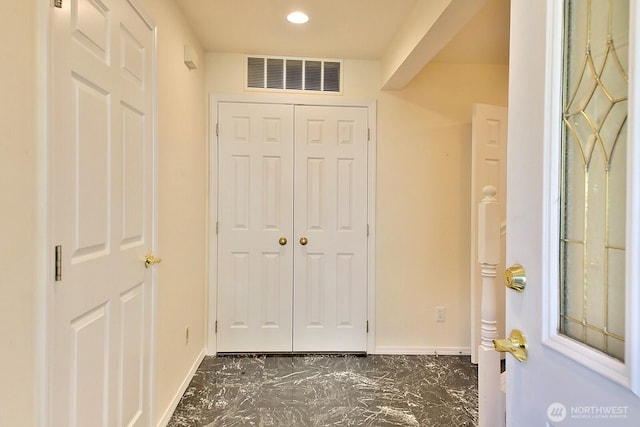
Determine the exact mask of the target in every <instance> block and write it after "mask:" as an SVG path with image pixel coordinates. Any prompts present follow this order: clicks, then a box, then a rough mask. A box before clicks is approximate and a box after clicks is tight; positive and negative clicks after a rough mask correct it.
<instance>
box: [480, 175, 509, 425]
mask: <svg viewBox="0 0 640 427" xmlns="http://www.w3.org/2000/svg"><path fill="white" fill-rule="evenodd" d="M482 193H483V195H484V197H483V198H482V201H481V202H480V205H479V207H478V262H479V263H480V265H481V270H482V301H481V310H480V311H481V315H482V322H481V327H480V337H481V341H480V345H479V346H478V425H479V426H480V427H501V426H504V424H505V421H504V419H505V417H504V412H503V405H502V404H501V399H502V392H501V390H500V353H498V352H497V351H495V350H494V349H493V340H494V339H495V338H498V329H497V327H496V275H497V274H496V267H497V265H498V264H499V262H500V222H501V218H500V205H499V204H498V200H497V198H496V194H497V190H496V188H495V187H493V186H491V185H488V186H486V187H484V188H483V189H482Z"/></svg>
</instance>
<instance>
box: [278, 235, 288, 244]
mask: <svg viewBox="0 0 640 427" xmlns="http://www.w3.org/2000/svg"><path fill="white" fill-rule="evenodd" d="M278 243H280V245H281V246H284V245H286V244H287V238H286V237H281V238H280V240H278Z"/></svg>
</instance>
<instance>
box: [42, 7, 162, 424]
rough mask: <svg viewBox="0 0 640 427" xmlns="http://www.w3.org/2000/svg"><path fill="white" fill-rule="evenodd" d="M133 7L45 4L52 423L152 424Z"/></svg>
mask: <svg viewBox="0 0 640 427" xmlns="http://www.w3.org/2000/svg"><path fill="white" fill-rule="evenodd" d="M139 12H140V11H139V9H137V7H136V6H135V2H134V1H121V0H103V1H94V0H69V1H64V2H62V8H54V7H52V8H51V22H52V29H51V31H52V34H51V36H52V37H51V57H50V59H51V71H52V77H51V89H52V93H51V97H52V102H51V105H50V107H51V115H50V125H51V142H50V156H51V157H50V158H51V169H52V172H51V176H52V181H51V227H52V228H51V230H52V233H51V234H52V240H53V242H54V245H55V246H57V247H58V248H59V249H58V251H57V252H58V253H59V257H58V261H59V267H60V268H57V269H56V270H57V273H58V277H57V278H56V279H55V281H54V278H53V277H52V278H51V280H52V283H51V289H52V291H51V299H50V320H51V324H50V329H49V331H50V337H49V343H50V349H51V360H50V372H51V375H50V384H49V396H50V402H49V408H50V421H51V422H50V424H49V425H51V426H60V427H67V426H116V425H118V426H125V425H126V426H149V425H151V410H150V408H151V381H150V379H151V368H152V364H151V359H152V357H151V343H152V314H153V312H154V309H153V306H152V301H153V298H152V292H153V291H152V279H151V270H150V269H147V268H145V263H144V256H145V254H146V253H147V252H148V251H150V250H151V249H152V248H153V245H154V235H153V194H154V185H153V167H154V164H153V133H154V115H153V100H154V96H153V80H154V69H153V64H154V58H153V55H154V29H153V28H152V26H150V24H149V22H148V21H147V20H146V19H144V18H143V17H142V15H141V14H140V13H139Z"/></svg>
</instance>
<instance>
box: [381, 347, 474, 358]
mask: <svg viewBox="0 0 640 427" xmlns="http://www.w3.org/2000/svg"><path fill="white" fill-rule="evenodd" d="M375 354H389V355H394V354H397V355H410V356H413V355H432V356H471V347H392V346H381V347H378V348H376V351H375Z"/></svg>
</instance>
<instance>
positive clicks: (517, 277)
mask: <svg viewBox="0 0 640 427" xmlns="http://www.w3.org/2000/svg"><path fill="white" fill-rule="evenodd" d="M504 284H505V286H506V287H507V288H509V289H513V290H514V291H516V292H522V291H524V288H525V287H526V286H527V274H526V272H525V271H524V267H523V266H521V265H520V264H515V265H512V266H511V267H509V268H507V269H506V270H505V272H504Z"/></svg>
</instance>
